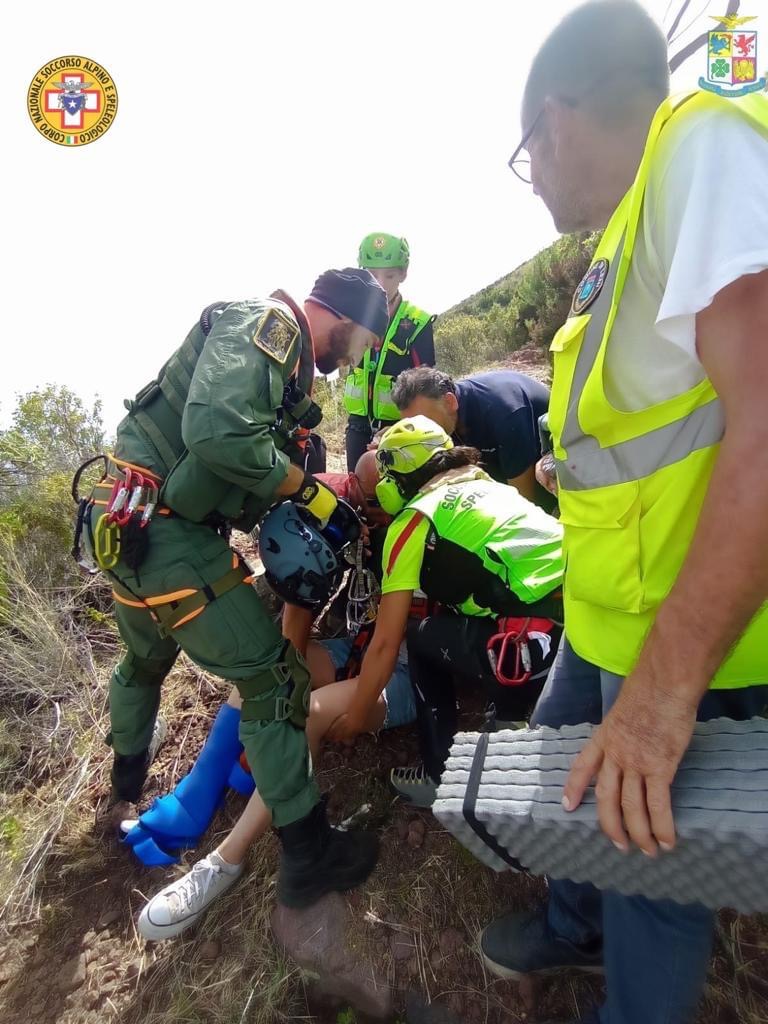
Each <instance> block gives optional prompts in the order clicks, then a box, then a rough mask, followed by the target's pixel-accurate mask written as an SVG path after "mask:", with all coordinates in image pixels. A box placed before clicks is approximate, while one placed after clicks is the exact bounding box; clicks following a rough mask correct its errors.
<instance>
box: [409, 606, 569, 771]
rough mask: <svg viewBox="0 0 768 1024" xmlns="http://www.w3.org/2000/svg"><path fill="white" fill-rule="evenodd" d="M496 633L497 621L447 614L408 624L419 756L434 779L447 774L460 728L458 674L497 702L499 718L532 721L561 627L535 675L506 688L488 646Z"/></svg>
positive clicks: (489, 699) (491, 700) (490, 699)
mask: <svg viewBox="0 0 768 1024" xmlns="http://www.w3.org/2000/svg"><path fill="white" fill-rule="evenodd" d="M497 632H498V626H497V622H496V619H487V618H486V619H481V618H475V617H471V616H467V615H452V614H447V613H446V614H438V615H430V616H428V617H427V618H426V619H422V620H421V621H412V622H411V623H410V624H409V626H408V633H407V645H408V668H409V671H410V675H411V685H412V686H413V690H414V695H415V698H416V716H417V717H416V722H417V728H418V733H419V744H420V747H421V756H422V760H423V762H424V766H425V768H426V769H427V772H428V773H429V775H430V776H431V777H432V778H433V779H434V781H435V782H438V781H439V780H440V776H441V775H442V773H443V769H444V768H445V762H446V759H447V757H448V752H449V750H450V748H451V744H452V742H453V737H454V735H455V733H456V730H457V728H458V702H457V699H456V688H455V681H454V675H455V674H459V675H462V676H467V677H468V678H470V679H473V680H476V681H477V683H478V685H479V686H480V687H482V688H483V690H484V691H485V695H486V697H487V700H488V702H489V703H491V702H493V704H494V705H495V707H496V716H497V718H500V719H502V720H505V721H515V722H517V721H523V720H526V719H528V718H529V716H530V714H531V711H532V710H533V707H534V705H535V703H536V701H537V700H538V697H539V694H540V693H541V691H542V688H543V686H544V682H545V680H546V677H547V674H548V668H549V665H551V663H552V662H553V661H554V656H555V653H556V650H557V646H558V643H559V640H560V635H559V631H558V632H557V633H556V634H554V635H553V637H552V649H551V652H550V654H549V656H548V657H547V658H546V659H545V664H544V663H543V664H542V665H540V666H539V671H538V673H536V678H532V679H530V680H529V681H528V682H527V683H523V684H522V685H521V686H502V684H501V683H499V681H498V680H497V679H496V676H495V675H494V674H493V672H492V671H491V666H490V663H489V661H488V653H487V650H486V645H487V643H488V640H489V639H490V638H491V637H492V636H493V635H494V633H497Z"/></svg>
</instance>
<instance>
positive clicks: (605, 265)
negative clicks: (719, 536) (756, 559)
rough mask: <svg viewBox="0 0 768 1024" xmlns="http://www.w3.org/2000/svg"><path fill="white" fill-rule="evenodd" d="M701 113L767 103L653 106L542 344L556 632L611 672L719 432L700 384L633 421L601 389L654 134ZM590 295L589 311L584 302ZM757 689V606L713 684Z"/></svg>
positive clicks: (762, 623) (764, 119)
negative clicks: (584, 266) (622, 186)
mask: <svg viewBox="0 0 768 1024" xmlns="http://www.w3.org/2000/svg"><path fill="white" fill-rule="evenodd" d="M706 108H719V109H723V110H726V109H727V110H730V111H732V112H734V116H739V115H740V116H743V117H745V118H747V120H748V121H749V122H750V123H751V124H752V125H753V126H754V127H755V128H756V129H758V130H759V131H761V132H764V133H766V134H768V100H766V99H765V97H763V96H761V95H758V94H756V93H752V94H750V95H748V96H745V97H743V98H739V99H733V98H724V97H719V96H716V95H714V94H712V93H707V92H694V93H688V94H686V95H682V96H678V97H675V98H670V99H667V100H665V101H664V103H662V104H661V106H660V107H659V109H658V110H657V112H656V115H655V117H654V119H653V122H652V123H651V127H650V131H649V134H648V139H647V141H646V145H645V152H644V153H643V158H642V160H641V163H640V167H639V168H638V171H637V176H636V178H635V181H634V183H633V185H632V187H631V188H630V190H629V192H628V193H627V194H626V195H625V196H624V198H623V199H622V201H621V203H620V204H619V206H618V208H617V209H616V211H615V213H614V214H613V217H612V218H611V220H610V222H609V223H608V226H607V227H606V229H605V232H604V234H603V237H602V239H601V241H600V245H599V246H598V248H597V250H596V252H595V256H594V259H593V262H592V265H591V267H590V270H589V271H588V272H587V275H585V277H584V278H583V279H582V283H581V284H580V286H579V288H578V289H577V290H576V295H575V296H574V306H573V308H572V313H571V315H570V316H569V318H568V320H566V322H565V324H564V325H563V326H562V327H561V328H560V330H559V331H558V333H557V334H556V335H555V338H554V340H553V342H552V346H551V348H552V351H553V352H554V382H553V386H552V395H551V400H550V406H549V426H550V429H551V430H552V435H553V441H554V454H555V459H556V462H557V476H558V483H559V490H560V510H561V519H562V522H563V525H564V527H565V537H564V551H565V560H566V569H565V586H564V597H565V622H566V631H567V634H568V638H569V640H570V642H571V644H572V645H573V647H574V649H575V651H576V652H577V653H578V654H580V655H581V656H582V657H583V658H586V659H587V660H588V661H590V662H592V663H594V664H596V665H599V666H600V667H601V668H604V669H607V670H609V671H611V672H616V673H618V674H620V675H626V674H628V673H629V672H630V671H631V670H632V669H633V668H634V666H635V663H636V661H637V658H638V655H639V652H640V649H641V647H642V645H643V641H644V639H645V637H646V635H647V633H648V630H649V629H650V628H651V626H652V624H653V621H654V618H655V616H656V613H657V611H658V608H659V605H660V604H661V603H662V601H664V599H665V598H666V596H667V594H668V593H669V591H670V589H671V588H672V585H673V583H674V582H675V579H676V578H677V576H678V573H679V571H680V568H681V566H682V564H683V561H684V560H685V557H686V555H687V552H688V549H689V547H690V544H691V540H692V538H693V534H694V531H695V528H696V524H697V521H698V518H699V513H700V510H701V505H702V502H703V500H704V497H705V495H706V492H707V487H708V484H709V478H710V476H711V473H712V469H713V466H714V463H715V459H716V457H717V452H718V449H719V444H720V441H721V440H722V437H723V431H724V418H723V410H722V407H721V403H720V400H719V398H718V396H717V393H716V392H715V389H714V387H713V386H712V384H711V382H710V381H709V379H706V378H705V379H704V380H703V381H701V382H700V383H699V384H697V385H696V386H695V387H693V388H691V389H690V390H689V391H686V392H684V393H682V394H679V395H675V396H674V397H672V398H669V399H667V400H666V401H663V402H660V403H658V404H656V405H652V406H649V407H648V408H646V409H641V410H639V411H637V412H623V411H619V410H617V409H615V408H614V407H613V406H612V405H611V403H610V401H609V399H608V397H607V396H606V393H605V387H604V385H603V368H604V363H605V357H606V352H607V349H608V345H609V344H610V337H611V329H612V327H613V323H614V320H615V318H616V312H617V310H618V307H619V303H620V301H621V295H622V291H623V288H624V282H625V281H626V277H627V272H628V270H629V267H630V264H631V261H632V251H633V249H634V244H635V238H636V236H637V230H638V224H639V223H640V218H641V214H642V206H643V195H644V193H645V186H646V182H647V180H648V173H649V169H650V167H651V166H652V163H653V159H654V153H655V152H656V145H657V142H658V138H659V133H660V131H661V130H662V128H663V127H664V125H665V124H666V123H667V122H668V121H669V120H670V119H671V118H674V119H675V120H677V119H678V118H683V117H687V116H689V115H690V114H693V113H694V112H695V111H699V110H702V109H706ZM736 112H738V114H737V113H736ZM598 289H601V290H599V293H598V294H597V297H596V298H594V301H593V303H592V304H591V305H589V306H588V312H587V311H586V308H587V305H586V304H587V302H588V301H589V296H590V293H591V292H595V291H597V290H598ZM580 307H581V308H584V309H585V311H584V312H581V313H580V312H579V308H580ZM766 682H768V603H766V604H764V605H763V606H762V608H761V609H760V610H759V611H758V612H757V614H756V615H755V617H754V618H753V619H752V621H751V623H750V625H749V627H748V628H747V630H746V631H745V632H744V633H743V634H742V636H741V638H740V640H739V641H738V643H737V644H736V645H735V647H734V648H733V649H732V651H731V653H730V654H729V656H728V657H727V659H726V660H725V661H724V662H723V664H722V665H721V667H720V669H719V671H718V672H717V675H716V676H715V678H714V680H713V682H712V686H713V687H718V688H725V687H732V688H736V687H741V686H749V685H751V684H754V683H766Z"/></svg>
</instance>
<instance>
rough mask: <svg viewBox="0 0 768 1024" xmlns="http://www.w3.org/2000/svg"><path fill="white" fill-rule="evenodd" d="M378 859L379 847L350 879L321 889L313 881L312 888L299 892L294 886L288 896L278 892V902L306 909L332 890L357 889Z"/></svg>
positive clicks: (292, 907) (290, 908)
mask: <svg viewBox="0 0 768 1024" xmlns="http://www.w3.org/2000/svg"><path fill="white" fill-rule="evenodd" d="M378 861H379V851H378V849H377V850H376V855H375V857H374V858H373V859H372V861H371V862H370V863H367V862H366V864H365V865H364V867H362V868H361V869H360V871H358V872H357V873H356V874H355V875H353V876H352V877H350V878H349V879H345V880H343V881H337V882H335V883H329V884H328V885H325V886H323V887H322V888H320V889H318V888H317V883H313V885H312V888H311V889H309V888H307V890H305V891H303V892H302V891H299V892H297V891H296V889H295V888H294V889H293V892H292V893H291V894H290V895H289V896H288V897H286V896H285V894H284V893H281V892H278V894H277V899H278V902H279V903H282V905H283V906H284V907H288V909H289V910H304V909H306V908H307V907H311V906H312V904H313V903H317V901H318V900H320V899H322V898H323V896H327V895H328V894H329V893H331V892H348V891H349V890H350V889H356V888H357V887H358V885H362V884H363V882H364V881H365V880H366V879H367V878H368V877H369V875H371V873H372V872H373V869H374V868H375V867H376V865H377V864H378Z"/></svg>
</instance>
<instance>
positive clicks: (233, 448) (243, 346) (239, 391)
mask: <svg viewBox="0 0 768 1024" xmlns="http://www.w3.org/2000/svg"><path fill="white" fill-rule="evenodd" d="M271 306H277V307H278V308H279V309H280V311H281V313H282V314H283V316H285V315H287V316H288V317H289V322H290V324H291V327H290V330H289V335H290V334H292V332H293V326H294V325H295V337H294V338H293V339H292V340H291V338H290V336H289V337H288V338H287V344H286V345H285V352H286V357H285V360H284V361H283V362H280V361H279V359H278V358H275V357H273V356H272V355H270V354H268V352H267V351H266V350H265V348H264V347H262V346H260V345H259V344H257V343H256V342H255V341H254V337H255V336H256V334H257V331H258V329H259V324H261V323H263V318H264V316H265V315H266V314H268V313H269V310H270V308H271ZM300 345H301V335H300V331H299V325H298V324H297V323H296V319H295V317H294V316H293V314H292V313H291V312H290V310H289V309H288V308H287V307H286V306H284V305H283V304H282V303H279V302H275V301H274V300H270V301H262V300H254V301H249V302H237V303H232V304H231V305H229V306H228V307H227V308H226V309H225V310H224V312H223V313H222V314H221V316H220V317H219V318H218V319H217V321H216V322H215V324H214V326H213V328H212V329H211V333H210V334H209V335H208V338H207V339H206V343H205V346H204V348H203V351H202V353H201V354H200V358H199V359H198V362H197V366H196V367H195V372H194V376H193V378H192V384H191V385H190V389H189V396H188V398H187V403H186V406H185V408H184V415H183V417H182V423H181V433H182V438H183V441H184V444H185V445H186V447H187V448H188V449H189V451H190V452H193V453H194V455H195V456H196V457H197V458H198V459H200V461H201V462H203V463H205V465H206V466H208V468H209V469H211V470H212V471H213V472H214V473H216V474H217V476H220V477H222V478H223V479H224V480H228V481H229V482H230V483H233V484H236V485H238V486H239V487H242V488H243V489H244V490H246V491H250V492H252V493H253V494H255V495H257V497H263V498H265V499H269V498H271V497H272V496H273V495H274V493H275V491H276V490H277V488H278V487H279V485H280V484H281V483H282V481H283V480H284V478H285V476H286V475H287V473H288V465H289V461H290V460H289V459H288V457H287V456H286V455H284V454H283V453H282V452H280V451H278V449H277V448H276V447H275V444H274V437H273V433H272V430H271V429H270V428H272V427H273V426H274V423H275V420H276V416H277V410H278V409H279V407H280V406H281V405H282V401H283V388H284V386H285V384H286V382H287V381H288V379H289V377H290V376H291V373H292V371H293V369H294V366H295V364H296V360H297V359H298V355H299V350H300ZM281 354H282V353H281Z"/></svg>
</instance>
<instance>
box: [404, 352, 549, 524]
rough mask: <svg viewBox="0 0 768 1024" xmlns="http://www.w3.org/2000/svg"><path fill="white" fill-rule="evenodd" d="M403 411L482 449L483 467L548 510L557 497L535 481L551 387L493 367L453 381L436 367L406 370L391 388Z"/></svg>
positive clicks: (458, 440)
mask: <svg viewBox="0 0 768 1024" xmlns="http://www.w3.org/2000/svg"><path fill="white" fill-rule="evenodd" d="M392 397H393V400H394V402H395V405H396V406H397V407H398V409H399V410H400V413H401V414H402V415H403V416H418V415H422V416H428V417H429V418H430V419H431V420H434V422H435V423H439V424H440V426H441V427H442V428H443V430H445V431H446V432H447V433H449V434H451V435H452V437H453V439H454V441H455V442H456V443H457V444H462V445H469V446H470V447H472V448H478V449H479V450H480V452H481V454H482V466H483V469H485V470H486V472H487V473H489V474H490V476H492V477H493V478H494V480H499V481H500V482H501V483H505V484H512V485H513V486H514V487H516V488H517V489H518V491H519V492H520V493H521V494H522V495H523V497H525V498H528V499H529V500H530V501H534V502H536V504H537V505H541V506H542V508H545V509H547V511H549V510H550V509H551V508H552V507H553V505H554V501H555V499H554V498H553V496H552V495H551V494H548V493H547V492H546V491H545V490H544V488H543V487H541V486H540V485H539V484H538V483H537V482H536V473H535V470H536V463H537V462H538V460H539V459H540V458H541V454H542V451H541V441H540V438H539V427H538V424H539V417H540V416H542V415H543V414H544V413H545V412H546V411H547V407H548V405H549V388H547V387H546V385H544V384H541V383H539V381H537V380H534V379H533V378H532V377H526V376H525V374H523V373H517V372H515V371H514V370H491V371H489V372H487V373H475V374H473V375H472V376H470V377H465V378H464V379H463V380H457V381H454V380H453V379H452V378H451V377H449V376H448V374H447V373H444V372H443V371H442V370H438V369H436V368H435V367H433V366H419V367H416V368H414V369H411V370H405V371H404V372H403V373H401V374H400V375H399V377H398V378H397V380H396V381H395V386H394V389H393V392H392Z"/></svg>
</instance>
